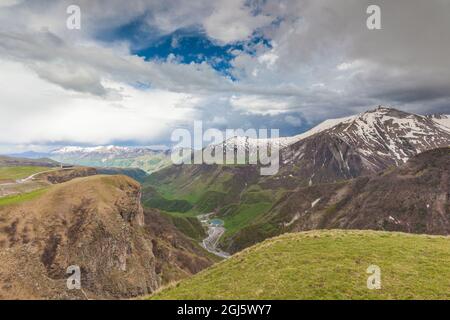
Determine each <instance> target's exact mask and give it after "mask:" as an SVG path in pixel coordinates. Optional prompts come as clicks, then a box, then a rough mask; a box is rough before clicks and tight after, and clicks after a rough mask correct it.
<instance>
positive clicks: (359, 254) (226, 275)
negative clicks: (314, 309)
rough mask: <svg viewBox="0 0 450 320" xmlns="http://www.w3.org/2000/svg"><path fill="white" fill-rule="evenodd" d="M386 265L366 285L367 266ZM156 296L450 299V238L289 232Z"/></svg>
mask: <svg viewBox="0 0 450 320" xmlns="http://www.w3.org/2000/svg"><path fill="white" fill-rule="evenodd" d="M370 265H377V266H379V267H380V268H381V289H379V290H369V289H368V288H367V279H368V277H369V276H370V274H368V273H367V272H366V271H367V268H368V267H369V266H370ZM150 298H152V299H450V237H443V236H425V235H411V234H404V233H390V232H376V231H337V230H329V231H312V232H303V233H292V234H285V235H282V236H279V237H276V238H272V239H270V240H266V241H264V242H262V243H261V244H258V245H256V246H253V247H250V248H248V249H246V250H244V251H242V252H240V253H238V254H236V255H234V256H233V257H231V258H230V259H228V260H226V261H223V262H221V263H218V264H216V265H215V266H213V267H211V268H209V269H207V270H204V271H202V272H201V273H199V274H197V275H195V276H193V277H192V278H190V279H187V280H185V281H182V282H180V283H178V284H177V285H175V286H172V287H170V288H166V289H165V290H162V291H160V292H159V293H157V294H155V295H153V296H152V297H150Z"/></svg>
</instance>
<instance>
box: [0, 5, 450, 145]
mask: <svg viewBox="0 0 450 320" xmlns="http://www.w3.org/2000/svg"><path fill="white" fill-rule="evenodd" d="M374 4H375V5H378V6H379V7H380V8H381V26H382V28H381V30H369V29H368V28H367V26H366V20H367V18H368V16H369V15H368V14H367V13H366V9H367V7H368V6H369V5H374ZM70 5H77V6H79V7H80V9H81V29H79V30H70V29H68V28H67V24H66V21H67V18H68V17H69V14H67V7H68V6H70ZM449 15H450V2H449V1H448V0H430V1H423V0H386V1H383V0H371V1H366V0H345V1H335V0H195V1H184V0H165V1H162V0H158V1H156V0H130V1H121V0H78V1H76V0H70V1H65V0H53V1H52V0H28V1H27V0H0V130H1V131H0V132H1V134H0V153H12V152H21V151H28V150H34V151H48V150H51V149H55V148H57V147H59V146H64V145H80V146H95V145H106V144H108V145H109V144H116V145H136V146H137V145H140V146H142V145H164V144H169V143H170V135H171V132H172V131H173V130H174V129H176V128H187V129H190V128H191V127H192V126H193V122H194V121H196V120H202V121H203V124H204V127H205V128H217V129H220V130H224V129H227V128H228V129H238V128H243V129H248V128H255V129H260V128H269V129H279V130H280V134H281V135H282V136H288V135H294V134H298V133H301V132H303V131H305V130H307V129H308V128H310V127H312V126H314V125H315V124H317V123H319V122H321V121H323V120H325V119H329V118H337V117H343V116H347V115H351V114H355V113H359V112H363V111H365V110H368V109H373V108H375V107H376V106H378V105H388V106H392V107H395V108H398V109H402V110H405V111H409V112H414V113H421V114H425V113H450V59H449V58H448V57H450V19H449Z"/></svg>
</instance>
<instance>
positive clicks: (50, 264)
mask: <svg viewBox="0 0 450 320" xmlns="http://www.w3.org/2000/svg"><path fill="white" fill-rule="evenodd" d="M140 193H141V191H140V185H139V184H138V183H137V182H136V181H134V180H132V179H130V178H128V177H125V176H101V175H95V176H90V177H84V178H77V179H74V180H71V181H68V182H64V183H61V184H56V185H53V186H51V187H49V188H48V189H46V190H44V191H43V192H42V193H41V194H40V195H39V196H38V197H35V198H33V199H31V200H27V201H18V202H15V203H13V204H9V205H0V284H1V285H0V297H1V298H3V299H5V298H13V299H17V298H20V299H35V298H38V299H40V298H46V299H47V298H51V299H60V298H63V299H67V298H70V299H72V298H76V299H86V298H125V297H133V296H137V295H142V294H146V293H150V292H153V291H154V290H156V289H157V288H158V287H159V286H160V285H162V284H164V283H167V282H170V281H174V280H178V279H180V278H182V277H185V276H187V275H190V274H193V273H195V272H198V271H199V270H201V269H203V268H205V267H206V266H209V265H211V264H212V262H213V260H212V259H211V258H210V255H209V254H208V253H206V252H205V251H204V250H203V249H201V248H200V247H199V246H198V245H197V244H196V243H195V242H194V241H193V240H191V239H189V238H187V237H186V236H184V235H183V234H181V233H180V232H179V231H178V230H177V229H176V228H175V227H174V226H173V225H172V224H171V222H170V221H169V220H167V219H165V218H164V217H162V216H160V215H159V213H158V212H157V211H155V210H149V211H147V212H144V210H143V208H142V207H141V204H140ZM25 200H26V199H25ZM71 265H77V266H79V267H80V269H81V288H82V290H68V289H67V287H66V280H67V278H68V276H69V275H68V274H66V270H67V268H68V267H69V266H71Z"/></svg>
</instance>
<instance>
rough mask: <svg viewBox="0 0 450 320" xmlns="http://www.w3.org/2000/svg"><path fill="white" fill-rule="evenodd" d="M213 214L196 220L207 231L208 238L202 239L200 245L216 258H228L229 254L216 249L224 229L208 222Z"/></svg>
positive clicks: (201, 216)
mask: <svg viewBox="0 0 450 320" xmlns="http://www.w3.org/2000/svg"><path fill="white" fill-rule="evenodd" d="M213 214H214V212H212V213H208V214H204V215H199V216H198V217H197V218H198V219H199V220H200V222H201V223H202V225H204V226H206V227H207V229H208V231H207V233H208V236H207V237H206V238H205V239H203V241H202V243H201V245H202V247H203V248H205V249H206V250H207V251H208V252H211V253H212V254H215V255H216V256H219V257H221V258H225V259H226V258H229V257H230V254H229V253H227V252H225V251H222V250H220V249H219V248H218V246H217V245H218V243H219V240H220V237H221V236H222V235H223V234H224V233H225V230H226V229H225V228H224V227H223V226H221V225H217V224H214V223H212V222H211V221H210V219H209V217H210V216H211V215H213Z"/></svg>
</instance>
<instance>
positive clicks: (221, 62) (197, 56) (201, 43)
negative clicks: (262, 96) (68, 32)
mask: <svg viewBox="0 0 450 320" xmlns="http://www.w3.org/2000/svg"><path fill="white" fill-rule="evenodd" d="M98 38H99V39H100V40H102V41H106V42H114V41H123V40H126V41H128V42H130V44H131V51H132V54H136V55H138V56H140V57H143V58H145V59H146V60H163V61H165V60H167V59H168V58H169V57H171V56H172V57H175V58H176V60H177V61H179V62H180V63H184V64H190V63H203V62H206V63H208V64H209V65H210V66H211V67H213V68H214V69H215V70H216V71H218V72H219V73H221V74H223V75H224V76H227V77H230V78H232V79H233V76H232V75H231V68H232V65H231V62H232V60H233V59H234V57H235V52H236V51H245V52H247V53H248V54H250V55H254V54H255V53H256V48H257V47H260V46H264V47H266V48H271V45H270V41H269V40H268V39H266V38H264V37H262V36H261V35H259V34H258V33H255V34H254V35H253V36H252V37H251V38H250V39H249V40H247V41H240V42H235V43H232V44H225V45H221V44H218V43H216V42H214V41H213V40H212V39H210V38H209V37H208V36H207V35H206V34H205V32H204V31H203V30H201V29H200V28H198V27H192V28H190V29H179V30H176V31H175V32H173V33H171V34H167V35H161V33H160V32H159V31H158V30H156V29H152V28H151V27H150V26H148V25H147V24H145V22H144V19H143V18H140V19H137V20H135V21H133V22H131V23H128V24H126V25H123V26H121V27H119V28H116V29H114V30H112V31H108V32H104V33H102V34H101V35H100V36H99V37H98ZM233 80H236V79H233Z"/></svg>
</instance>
